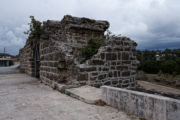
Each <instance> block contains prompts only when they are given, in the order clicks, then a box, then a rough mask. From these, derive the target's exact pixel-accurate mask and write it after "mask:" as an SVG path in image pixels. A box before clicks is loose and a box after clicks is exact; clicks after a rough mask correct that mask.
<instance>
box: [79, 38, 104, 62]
mask: <svg viewBox="0 0 180 120" xmlns="http://www.w3.org/2000/svg"><path fill="white" fill-rule="evenodd" d="M104 44H105V39H104V38H97V39H91V40H89V42H88V45H87V46H86V47H85V48H82V57H83V58H84V59H83V60H82V61H81V63H83V62H85V61H86V60H88V59H91V58H92V56H93V55H95V54H96V53H97V52H98V50H99V48H100V47H101V46H103V45H104Z"/></svg>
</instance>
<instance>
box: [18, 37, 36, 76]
mask: <svg viewBox="0 0 180 120" xmlns="http://www.w3.org/2000/svg"><path fill="white" fill-rule="evenodd" d="M32 42H33V40H30V39H28V40H27V41H26V45H25V46H24V48H22V49H20V51H19V58H20V70H21V72H25V73H27V74H28V75H31V76H34V64H33V63H34V59H33V45H32V44H33V43H32Z"/></svg>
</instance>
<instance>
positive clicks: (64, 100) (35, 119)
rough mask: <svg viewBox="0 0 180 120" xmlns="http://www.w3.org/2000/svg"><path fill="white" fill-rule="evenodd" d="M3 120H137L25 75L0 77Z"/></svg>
mask: <svg viewBox="0 0 180 120" xmlns="http://www.w3.org/2000/svg"><path fill="white" fill-rule="evenodd" d="M0 120H137V118H134V117H133V118H132V117H129V116H128V115H127V114H125V113H124V112H120V111H118V110H116V109H114V108H111V107H108V106H95V105H90V104H86V103H83V102H81V101H78V100H76V99H73V98H71V97H69V96H66V95H64V94H61V93H59V92H57V91H54V90H52V89H51V88H50V87H48V86H45V85H43V84H42V83H39V82H38V80H37V79H35V78H32V77H29V76H27V75H25V74H8V75H6V74H3V75H2V74H1V75H0Z"/></svg>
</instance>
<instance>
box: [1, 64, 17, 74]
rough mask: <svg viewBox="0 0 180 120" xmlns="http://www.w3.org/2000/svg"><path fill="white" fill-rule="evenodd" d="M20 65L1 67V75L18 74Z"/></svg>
mask: <svg viewBox="0 0 180 120" xmlns="http://www.w3.org/2000/svg"><path fill="white" fill-rule="evenodd" d="M18 67H19V63H16V64H15V65H13V66H10V67H0V74H12V73H18V72H19V70H18Z"/></svg>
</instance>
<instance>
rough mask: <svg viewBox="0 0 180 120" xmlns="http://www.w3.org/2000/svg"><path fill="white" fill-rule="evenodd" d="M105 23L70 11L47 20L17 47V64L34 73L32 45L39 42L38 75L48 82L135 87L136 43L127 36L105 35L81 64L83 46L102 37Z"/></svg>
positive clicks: (106, 26)
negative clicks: (39, 31)
mask: <svg viewBox="0 0 180 120" xmlns="http://www.w3.org/2000/svg"><path fill="white" fill-rule="evenodd" d="M108 27H109V23H108V22H107V21H97V20H92V19H88V18H77V17H72V16H69V15H67V16H64V18H63V19H62V20H61V21H51V20H48V21H46V22H44V23H43V26H42V31H43V33H42V35H41V38H40V40H37V41H38V42H35V41H34V40H27V42H26V45H25V47H24V48H23V49H21V50H20V62H21V66H20V68H21V70H22V71H24V72H26V73H28V74H30V75H34V73H33V71H34V64H35V63H34V55H33V54H34V53H33V46H34V45H35V44H39V46H40V47H39V53H40V79H41V80H42V81H43V82H45V83H47V84H49V85H51V86H53V85H54V83H63V84H79V85H82V84H89V85H92V86H96V87H99V86H101V85H111V86H117V87H134V86H135V84H136V82H135V75H136V66H137V61H136V55H135V54H136V43H135V42H133V41H132V40H130V39H129V38H126V37H115V36H114V37H111V38H109V39H106V40H105V42H106V43H105V46H102V47H101V48H100V49H99V51H98V53H97V54H96V55H94V56H93V57H92V58H91V59H90V60H87V61H86V63H84V64H80V61H82V59H83V56H82V48H83V47H86V46H87V44H88V41H89V40H91V39H97V38H98V39H100V38H104V32H105V31H106V29H107V28H108Z"/></svg>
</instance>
